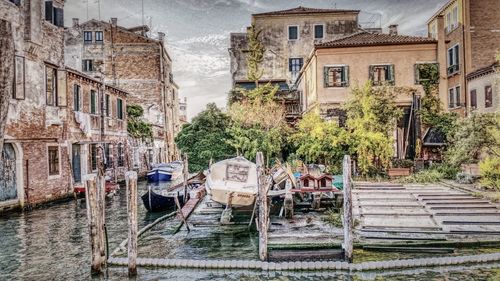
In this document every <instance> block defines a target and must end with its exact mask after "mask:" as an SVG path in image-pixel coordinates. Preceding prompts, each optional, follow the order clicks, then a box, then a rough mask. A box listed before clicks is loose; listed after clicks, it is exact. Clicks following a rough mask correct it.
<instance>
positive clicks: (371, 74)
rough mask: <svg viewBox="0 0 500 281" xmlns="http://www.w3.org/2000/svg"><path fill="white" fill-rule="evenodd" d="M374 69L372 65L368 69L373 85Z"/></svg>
mask: <svg viewBox="0 0 500 281" xmlns="http://www.w3.org/2000/svg"><path fill="white" fill-rule="evenodd" d="M373 68H374V66H373V65H370V66H369V67H368V79H370V81H371V82H372V84H373Z"/></svg>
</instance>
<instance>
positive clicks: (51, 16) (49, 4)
mask: <svg viewBox="0 0 500 281" xmlns="http://www.w3.org/2000/svg"><path fill="white" fill-rule="evenodd" d="M45 20H46V21H48V22H50V23H52V24H53V25H55V26H58V27H64V10H63V9H62V8H57V7H54V5H53V1H45Z"/></svg>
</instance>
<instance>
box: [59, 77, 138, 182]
mask: <svg viewBox="0 0 500 281" xmlns="http://www.w3.org/2000/svg"><path fill="white" fill-rule="evenodd" d="M66 75H67V82H66V87H67V88H66V92H67V93H69V94H68V116H67V124H68V134H67V140H68V142H69V144H70V145H71V169H72V176H73V183H74V185H83V184H82V183H83V182H82V179H83V178H84V175H86V174H92V173H96V172H97V159H98V147H99V146H103V148H104V156H105V158H104V162H105V166H106V173H107V176H108V178H109V179H115V180H116V179H123V178H124V175H125V172H126V171H127V170H128V169H129V168H132V167H127V161H126V154H125V147H126V145H127V141H128V132H127V115H126V111H125V108H126V105H127V97H128V95H129V94H128V93H126V92H124V91H123V90H120V89H118V88H115V87H112V86H108V85H106V86H103V84H102V81H99V80H97V79H95V78H92V77H90V76H88V75H85V74H83V73H81V72H79V71H76V70H73V69H70V68H67V69H66Z"/></svg>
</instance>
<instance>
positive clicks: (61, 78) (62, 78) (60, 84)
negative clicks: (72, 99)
mask: <svg viewBox="0 0 500 281" xmlns="http://www.w3.org/2000/svg"><path fill="white" fill-rule="evenodd" d="M66 86H67V85H66V71H65V70H57V99H58V100H57V105H59V106H67V105H68V101H67V97H66V92H67V87H66Z"/></svg>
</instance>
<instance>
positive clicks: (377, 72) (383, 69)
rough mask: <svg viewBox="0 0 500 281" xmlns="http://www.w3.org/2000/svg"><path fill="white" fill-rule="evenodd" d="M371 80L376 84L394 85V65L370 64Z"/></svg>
mask: <svg viewBox="0 0 500 281" xmlns="http://www.w3.org/2000/svg"><path fill="white" fill-rule="evenodd" d="M369 69H370V80H371V81H372V83H373V85H374V86H380V85H383V84H388V85H394V65H393V64H383V65H370V68H369Z"/></svg>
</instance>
